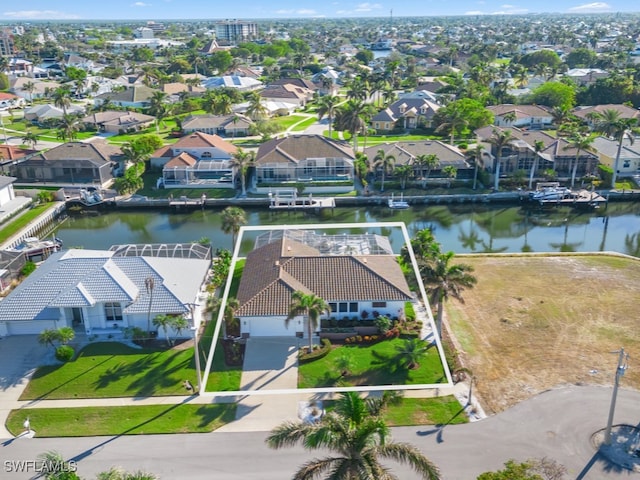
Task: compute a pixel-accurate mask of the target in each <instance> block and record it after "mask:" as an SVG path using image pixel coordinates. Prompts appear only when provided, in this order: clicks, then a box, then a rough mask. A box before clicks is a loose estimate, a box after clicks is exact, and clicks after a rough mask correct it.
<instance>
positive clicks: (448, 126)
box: [436, 108, 469, 145]
mask: <svg viewBox="0 0 640 480" xmlns="http://www.w3.org/2000/svg"><path fill="white" fill-rule="evenodd" d="M468 124H469V121H468V120H467V117H466V116H465V115H464V113H463V112H461V111H460V110H459V109H455V108H454V109H451V110H450V112H449V113H447V114H446V115H445V116H444V118H443V121H442V122H441V123H440V125H438V128H436V132H438V133H441V132H448V133H449V135H450V136H451V140H450V142H449V143H450V144H451V145H453V140H454V136H455V134H456V132H457V131H459V130H460V129H462V127H466V126H467V125H468Z"/></svg>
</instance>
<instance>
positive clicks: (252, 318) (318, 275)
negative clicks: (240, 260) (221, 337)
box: [236, 230, 412, 337]
mask: <svg viewBox="0 0 640 480" xmlns="http://www.w3.org/2000/svg"><path fill="white" fill-rule="evenodd" d="M279 232H282V233H281V234H280V235H274V232H269V233H266V234H263V235H261V236H259V237H258V239H257V241H256V245H257V247H256V248H255V249H254V250H253V251H252V252H250V253H249V254H248V255H247V258H246V262H245V266H244V270H243V273H242V278H241V280H240V286H239V288H238V302H239V304H240V306H239V308H238V309H237V310H236V315H237V316H238V317H239V318H240V332H241V334H242V335H243V336H245V337H247V336H267V337H268V336H294V335H296V334H299V332H303V333H302V335H305V334H306V333H305V332H307V331H308V327H307V323H306V322H307V321H308V319H307V318H306V317H303V316H299V317H296V318H294V319H292V320H291V321H290V322H289V325H288V327H287V326H285V318H286V317H287V314H288V312H289V306H290V304H291V295H292V294H293V292H295V291H298V290H299V291H302V292H304V293H306V294H309V293H313V294H315V295H317V296H319V297H321V298H322V299H324V300H325V301H326V302H327V303H328V304H329V306H330V308H331V312H330V313H328V314H324V315H322V316H321V318H330V317H335V318H336V319H338V320H340V319H343V318H344V317H347V318H349V319H354V318H355V319H362V318H363V312H367V314H366V316H367V318H373V316H374V315H375V314H374V312H377V313H378V314H380V315H387V316H389V317H398V316H399V314H400V311H402V312H404V306H405V302H408V301H411V300H412V294H411V291H410V289H409V286H408V285H407V282H406V279H405V277H404V275H403V273H402V270H401V269H400V266H399V265H398V262H397V259H396V256H395V255H394V254H393V252H392V250H391V247H390V246H388V241H387V239H386V238H385V237H380V236H378V235H372V234H364V235H349V236H344V235H335V236H330V235H326V236H325V235H318V234H316V233H315V232H312V231H311V232H309V231H298V230H295V231H294V230H280V231H279ZM301 232H304V233H301Z"/></svg>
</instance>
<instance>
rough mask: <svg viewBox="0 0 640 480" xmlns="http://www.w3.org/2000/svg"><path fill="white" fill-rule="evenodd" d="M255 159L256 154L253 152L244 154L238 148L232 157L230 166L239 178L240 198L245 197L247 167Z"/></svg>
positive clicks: (251, 164)
mask: <svg viewBox="0 0 640 480" xmlns="http://www.w3.org/2000/svg"><path fill="white" fill-rule="evenodd" d="M255 159H256V154H255V152H254V151H250V152H245V151H244V150H242V148H238V150H237V151H236V153H234V154H233V155H232V159H231V165H232V166H233V168H235V169H236V171H237V172H238V173H237V175H239V176H240V185H241V186H242V193H241V196H243V197H246V196H247V188H246V183H247V171H248V170H249V167H251V166H253V164H254V161H255Z"/></svg>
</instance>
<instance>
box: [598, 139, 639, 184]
mask: <svg viewBox="0 0 640 480" xmlns="http://www.w3.org/2000/svg"><path fill="white" fill-rule="evenodd" d="M618 146H619V141H618V140H612V139H610V138H605V137H597V138H596V139H595V140H594V141H593V148H594V149H595V150H596V152H597V153H598V157H599V160H600V163H601V164H603V165H607V166H608V167H610V168H611V169H613V166H614V164H615V160H616V156H617V155H618ZM617 174H618V175H619V176H621V177H630V176H633V175H639V174H640V145H638V143H636V142H634V143H631V141H630V140H629V138H625V139H623V140H622V147H621V148H620V158H619V160H618V173H617Z"/></svg>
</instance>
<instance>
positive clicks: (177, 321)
mask: <svg viewBox="0 0 640 480" xmlns="http://www.w3.org/2000/svg"><path fill="white" fill-rule="evenodd" d="M170 325H171V328H173V330H174V331H175V332H176V336H175V338H176V339H177V338H178V337H179V336H180V335H182V331H183V330H184V329H185V328H188V327H189V321H188V320H187V319H186V318H184V315H175V316H172V317H171V323H170ZM174 342H175V339H174Z"/></svg>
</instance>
